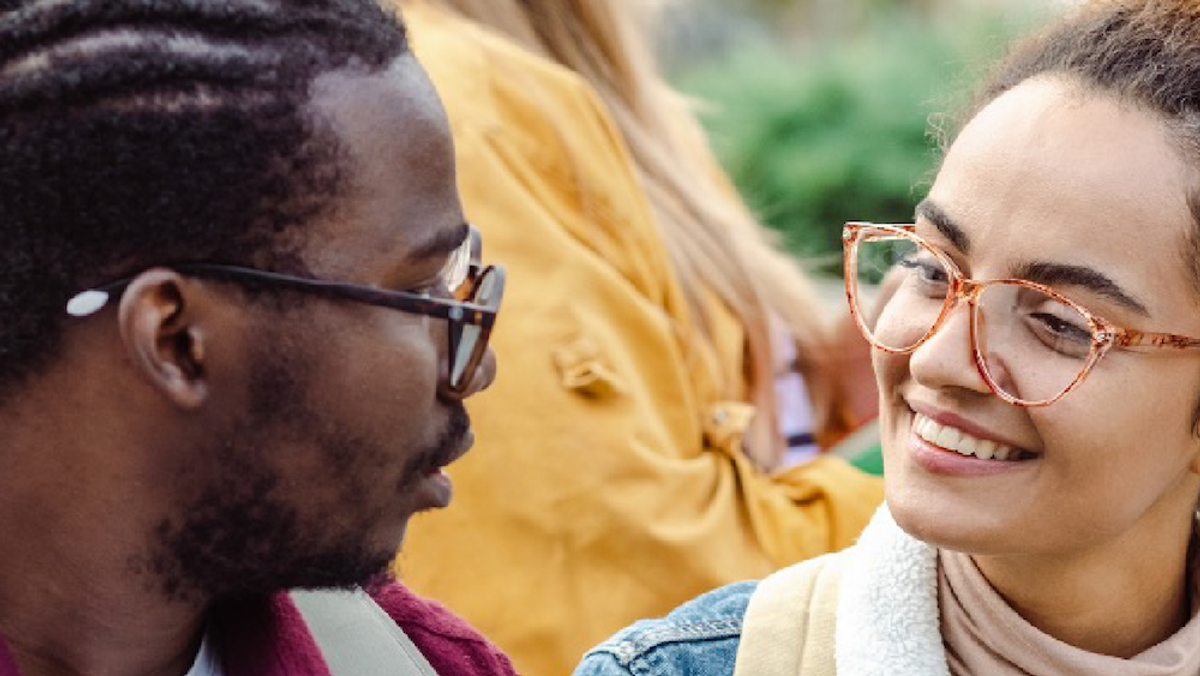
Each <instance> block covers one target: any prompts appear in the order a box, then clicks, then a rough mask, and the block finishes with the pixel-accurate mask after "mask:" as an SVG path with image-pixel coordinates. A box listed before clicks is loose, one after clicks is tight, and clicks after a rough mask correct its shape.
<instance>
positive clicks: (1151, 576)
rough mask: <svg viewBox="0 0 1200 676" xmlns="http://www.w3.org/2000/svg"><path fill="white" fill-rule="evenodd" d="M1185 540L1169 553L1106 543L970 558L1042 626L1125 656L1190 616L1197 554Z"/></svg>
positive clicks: (1098, 649) (1083, 646)
mask: <svg viewBox="0 0 1200 676" xmlns="http://www.w3.org/2000/svg"><path fill="white" fill-rule="evenodd" d="M1161 541H1162V540H1161V539H1160V542H1161ZM1186 542H1187V540H1186V539H1185V538H1180V539H1179V540H1178V542H1177V543H1173V544H1172V545H1171V547H1170V550H1169V551H1151V549H1150V548H1146V547H1145V546H1144V545H1145V544H1146V543H1134V542H1130V543H1122V544H1125V545H1127V546H1128V547H1129V550H1130V551H1129V553H1130V554H1131V556H1114V552H1113V551H1112V549H1111V548H1105V549H1104V550H1103V551H1086V552H1079V553H1077V554H1075V555H1073V556H1068V557H1064V556H1063V555H1062V553H1061V552H1059V553H1056V554H1054V555H1053V556H1045V557H1038V556H981V555H979V556H973V557H972V558H973V559H974V560H975V563H976V565H977V566H978V567H979V570H980V572H982V573H983V576H984V577H985V578H987V580H988V582H989V583H990V584H991V585H992V587H993V588H994V589H995V590H996V591H997V592H998V593H999V594H1000V595H1001V596H1003V597H1004V599H1005V600H1006V601H1007V602H1008V604H1009V605H1010V606H1011V607H1012V608H1013V610H1015V611H1016V612H1017V613H1018V614H1020V615H1021V616H1022V617H1023V618H1025V620H1026V621H1028V622H1029V623H1030V624H1032V625H1033V626H1034V627H1037V628H1038V629H1039V630H1040V631H1042V632H1044V633H1046V634H1048V635H1050V636H1053V637H1054V638H1056V639H1058V640H1060V641H1063V642H1064V643H1067V644H1069V645H1072V646H1075V647H1077V648H1080V649H1083V650H1087V651H1089V652H1093V653H1098V654H1103V655H1112V656H1115V657H1125V658H1129V657H1133V656H1134V655H1137V654H1139V653H1142V652H1144V651H1145V650H1147V649H1149V648H1151V647H1153V646H1155V645H1157V644H1159V643H1161V642H1162V641H1164V640H1166V639H1167V638H1169V637H1170V636H1171V635H1172V634H1174V633H1175V632H1177V631H1178V630H1179V629H1180V628H1181V627H1182V626H1183V625H1184V624H1186V623H1187V621H1188V619H1189V618H1190V617H1191V615H1192V612H1193V597H1194V595H1195V590H1194V589H1193V586H1194V584H1195V580H1194V579H1193V575H1192V574H1191V572H1190V571H1191V568H1192V567H1193V566H1194V565H1195V561H1192V560H1190V558H1191V557H1194V556H1195V554H1196V553H1195V552H1194V551H1193V550H1194V547H1189V546H1188V545H1187V544H1186ZM1118 562H1119V563H1118Z"/></svg>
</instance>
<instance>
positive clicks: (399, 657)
mask: <svg viewBox="0 0 1200 676" xmlns="http://www.w3.org/2000/svg"><path fill="white" fill-rule="evenodd" d="M289 596H290V597H291V599H292V603H294V604H295V606H296V608H297V609H298V610H299V611H300V615H301V616H302V617H303V618H304V623H305V625H306V626H307V627H308V631H309V633H310V634H312V637H313V640H315V641H316V643H317V647H319V648H320V649H321V656H322V657H324V658H325V664H326V666H328V667H329V673H330V674H332V676H438V675H437V672H435V671H434V670H433V667H432V666H430V664H429V660H427V659H425V656H424V655H422V654H421V651H420V650H418V649H417V646H416V645H414V644H413V642H412V640H411V639H410V638H408V636H407V635H405V633H404V630H402V629H401V628H400V627H399V626H398V625H397V624H396V622H395V621H394V620H392V618H391V617H390V616H388V614H387V613H386V612H384V610H383V608H380V607H379V604H378V603H375V600H374V599H372V598H371V597H370V596H368V595H367V593H366V592H364V591H363V590H361V589H356V590H354V591H352V592H345V591H304V590H294V591H292V592H289Z"/></svg>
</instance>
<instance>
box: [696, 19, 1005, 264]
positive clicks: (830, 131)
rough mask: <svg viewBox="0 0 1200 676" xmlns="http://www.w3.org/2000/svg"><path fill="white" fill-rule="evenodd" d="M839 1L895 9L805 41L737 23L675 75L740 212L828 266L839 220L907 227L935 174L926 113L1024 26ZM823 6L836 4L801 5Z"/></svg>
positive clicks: (942, 106) (946, 103)
mask: <svg viewBox="0 0 1200 676" xmlns="http://www.w3.org/2000/svg"><path fill="white" fill-rule="evenodd" d="M740 1H741V2H755V3H768V2H774V1H775V0H740ZM844 1H845V2H847V3H850V4H856V3H857V4H859V5H863V6H865V3H880V4H887V5H890V7H889V8H888V9H877V10H875V11H874V12H870V13H867V14H866V15H865V16H866V18H865V19H862V21H863V23H862V24H861V25H859V26H858V27H857V28H856V29H855V30H854V31H852V32H851V33H848V34H841V33H840V32H838V31H835V32H834V33H835V34H837V35H826V36H822V38H821V39H811V40H806V41H804V42H802V43H801V44H791V45H781V44H780V43H779V42H778V41H776V40H774V39H772V33H773V31H770V30H767V29H765V28H763V27H762V26H761V25H760V27H759V29H758V30H751V29H748V28H745V27H743V28H741V29H739V30H738V31H736V35H737V36H738V37H737V38H736V39H734V40H731V41H730V42H727V43H725V44H723V45H720V46H719V47H716V48H712V47H710V48H709V49H708V50H707V51H705V52H704V54H705V57H706V58H705V59H703V60H700V61H696V62H692V63H691V64H690V65H688V66H686V67H681V68H679V69H678V72H677V74H676V75H677V77H676V80H677V83H678V84H679V85H680V86H681V88H682V89H683V90H684V91H686V92H689V93H692V94H694V95H696V96H697V97H698V98H699V99H700V100H702V101H704V102H705V104H702V105H703V107H702V109H701V113H702V119H703V120H704V121H705V124H706V126H707V128H708V129H709V131H710V133H711V135H712V139H713V143H714V147H715V149H716V151H717V154H718V156H719V157H720V158H721V160H722V162H723V164H724V165H725V168H726V169H727V170H728V171H729V172H730V175H731V176H732V177H733V179H734V182H735V183H736V184H737V185H738V187H739V189H741V190H742V192H743V194H744V195H745V197H746V200H747V202H748V203H749V204H750V205H751V207H752V208H754V209H755V210H756V211H757V212H758V213H759V215H760V216H761V217H762V218H763V220H764V221H765V222H766V223H767V224H768V225H770V226H772V227H773V228H774V229H776V230H778V231H779V232H781V233H782V234H783V236H784V240H785V242H786V244H787V245H788V246H789V247H790V248H791V249H792V250H793V251H795V252H796V253H797V254H799V255H801V256H803V257H806V258H813V257H816V258H817V259H818V260H819V261H822V262H823V263H824V264H825V267H827V268H830V269H836V268H837V265H838V263H840V259H839V257H838V254H839V251H840V232H841V224H842V222H844V221H846V220H849V219H865V220H882V221H891V220H899V219H906V218H909V217H911V215H912V210H913V206H914V205H915V203H916V202H917V201H918V200H919V199H920V197H921V196H922V195H923V192H924V189H925V187H926V186H927V183H928V179H929V178H930V176H931V174H932V171H933V169H934V167H935V166H936V160H937V152H936V151H937V143H936V141H935V139H934V138H932V135H931V134H930V133H929V128H930V127H929V125H928V122H929V120H930V118H931V116H932V115H934V114H935V113H937V112H939V111H953V110H955V109H956V108H957V107H958V103H956V102H955V101H954V100H952V99H950V98H948V97H949V96H950V94H951V93H953V92H961V91H965V90H966V89H967V88H969V86H970V83H971V82H972V81H973V80H974V79H975V77H974V75H975V71H976V70H977V69H978V68H979V67H980V66H981V65H982V64H983V63H985V62H987V61H989V60H990V59H991V58H992V57H993V56H994V54H995V53H996V52H997V51H999V49H1000V46H1001V45H1002V44H1004V43H1005V42H1006V40H1007V36H1009V35H1010V34H1011V33H1012V32H1013V30H1014V29H1015V28H1016V27H1017V26H1018V25H1019V24H1020V23H1022V22H1014V21H1012V20H1011V19H1006V18H1005V17H1003V16H999V15H997V14H995V13H992V12H984V11H980V10H973V11H969V12H967V11H954V12H950V11H946V10H940V11H938V12H936V13H934V14H932V15H931V14H929V13H928V12H930V11H932V10H931V8H930V7H929V6H923V7H914V5H918V4H922V3H919V2H915V0H909V1H906V2H901V1H900V0H844ZM778 2H779V4H781V5H782V4H786V3H785V2H784V0H778ZM822 2H831V3H832V4H839V3H838V2H832V0H808V4H809V5H810V7H809V8H810V9H813V8H815V7H816V5H817V4H819V3H822ZM933 3H934V0H927V2H925V3H924V4H926V5H930V6H932V4H933ZM693 16H695V15H693ZM855 21H858V19H855ZM725 25H726V26H728V25H736V24H730V23H727V24H725ZM714 44H717V43H714ZM677 63H686V62H677ZM935 121H936V118H935Z"/></svg>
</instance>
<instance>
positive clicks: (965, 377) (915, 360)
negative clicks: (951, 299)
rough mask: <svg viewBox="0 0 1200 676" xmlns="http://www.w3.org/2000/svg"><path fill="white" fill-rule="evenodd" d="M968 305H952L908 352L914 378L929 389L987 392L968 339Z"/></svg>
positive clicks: (987, 386) (969, 334)
mask: <svg viewBox="0 0 1200 676" xmlns="http://www.w3.org/2000/svg"><path fill="white" fill-rule="evenodd" d="M970 312H971V310H970V307H969V306H968V304H967V303H966V302H965V301H964V302H961V303H959V304H957V306H955V307H954V308H951V310H950V314H949V315H948V316H947V317H946V318H945V320H944V321H943V322H942V325H941V327H940V328H939V329H938V330H937V331H936V332H935V333H934V334H933V335H932V336H930V337H929V339H928V340H926V341H925V342H924V343H922V344H921V345H920V346H919V347H917V348H916V349H915V350H913V352H912V354H911V355H910V356H909V362H908V368H909V372H910V373H911V375H912V378H913V380H914V381H916V382H917V383H918V384H919V385H921V386H923V387H926V388H929V389H931V390H944V389H947V388H954V389H961V390H969V391H972V392H978V393H981V394H991V392H992V388H991V387H990V386H989V385H988V384H987V381H986V380H984V378H983V374H981V373H980V372H979V367H978V366H977V364H976V362H975V355H974V350H973V349H972V342H971V317H970Z"/></svg>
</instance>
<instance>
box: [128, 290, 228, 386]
mask: <svg viewBox="0 0 1200 676" xmlns="http://www.w3.org/2000/svg"><path fill="white" fill-rule="evenodd" d="M211 300H212V299H211V294H210V292H208V291H207V290H206V289H205V288H204V285H202V284H198V283H196V282H195V280H191V279H188V278H186V277H183V276H182V275H180V274H179V273H177V272H175V271H173V270H167V269H164V268H154V269H151V270H147V271H146V272H143V273H142V274H140V275H138V276H137V277H135V278H134V280H133V281H132V282H130V284H129V286H128V287H126V289H125V291H124V293H122V295H121V303H120V305H119V307H118V311H117V312H118V314H117V317H118V320H117V321H118V324H119V327H120V331H121V341H122V342H123V343H124V345H125V350H126V354H127V355H128V356H129V359H130V361H131V363H132V364H133V366H134V368H136V369H138V370H139V371H140V372H141V373H142V375H143V376H145V377H146V379H147V380H149V381H150V383H151V384H152V385H153V386H154V387H155V388H157V389H158V390H159V391H160V392H161V393H162V394H163V395H164V396H166V397H167V398H169V399H171V400H172V401H173V402H175V404H176V405H178V406H180V407H183V408H189V409H192V408H197V407H198V406H200V405H201V404H202V403H204V400H205V399H206V397H207V395H208V384H207V378H206V375H205V371H206V363H205V358H206V352H207V345H206V341H207V336H206V334H205V329H204V325H203V324H202V322H201V320H202V318H203V317H204V312H203V311H202V309H203V308H204V306H205V304H206V303H208V302H211Z"/></svg>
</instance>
